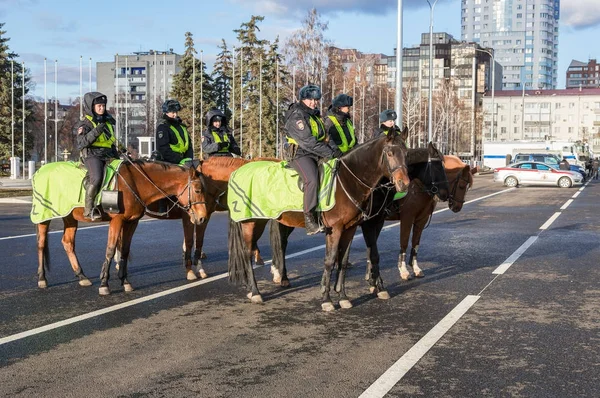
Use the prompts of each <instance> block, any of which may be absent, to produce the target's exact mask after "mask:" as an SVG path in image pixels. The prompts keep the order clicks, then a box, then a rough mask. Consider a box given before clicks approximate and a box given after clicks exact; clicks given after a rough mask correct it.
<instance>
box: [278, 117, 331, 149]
mask: <svg viewBox="0 0 600 398" xmlns="http://www.w3.org/2000/svg"><path fill="white" fill-rule="evenodd" d="M308 121H309V123H310V132H311V133H312V135H313V137H315V138H316V139H317V141H323V140H324V139H325V136H326V134H325V126H324V125H323V121H321V119H320V118H316V117H314V116H312V115H311V116H310V118H309V119H308ZM319 126H321V131H322V132H323V133H322V134H319ZM286 138H287V141H288V142H289V143H290V144H294V145H298V143H297V142H296V140H295V139H293V138H292V137H290V136H287V137H286Z"/></svg>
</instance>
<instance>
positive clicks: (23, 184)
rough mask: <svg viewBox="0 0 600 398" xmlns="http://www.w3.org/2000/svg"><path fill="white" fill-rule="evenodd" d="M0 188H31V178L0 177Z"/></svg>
mask: <svg viewBox="0 0 600 398" xmlns="http://www.w3.org/2000/svg"><path fill="white" fill-rule="evenodd" d="M0 189H31V180H28V179H22V178H19V179H16V180H11V179H10V178H8V177H0Z"/></svg>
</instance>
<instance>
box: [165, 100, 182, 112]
mask: <svg viewBox="0 0 600 398" xmlns="http://www.w3.org/2000/svg"><path fill="white" fill-rule="evenodd" d="M180 110H181V104H180V103H179V101H177V100H173V99H170V100H166V101H165V103H164V104H162V111H163V113H169V112H179V111H180Z"/></svg>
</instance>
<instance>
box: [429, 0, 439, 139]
mask: <svg viewBox="0 0 600 398" xmlns="http://www.w3.org/2000/svg"><path fill="white" fill-rule="evenodd" d="M437 2H438V0H434V1H433V4H432V3H431V1H429V0H427V4H429V122H428V126H427V128H428V130H427V142H431V139H432V135H433V134H432V132H433V129H432V127H433V126H432V124H433V107H432V98H433V10H434V8H435V5H436V4H437Z"/></svg>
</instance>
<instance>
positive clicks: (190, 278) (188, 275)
mask: <svg viewBox="0 0 600 398" xmlns="http://www.w3.org/2000/svg"><path fill="white" fill-rule="evenodd" d="M185 277H186V278H187V280H188V281H195V280H196V279H198V277H197V276H196V274H195V273H194V271H192V270H189V271H188V272H186V274H185Z"/></svg>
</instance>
